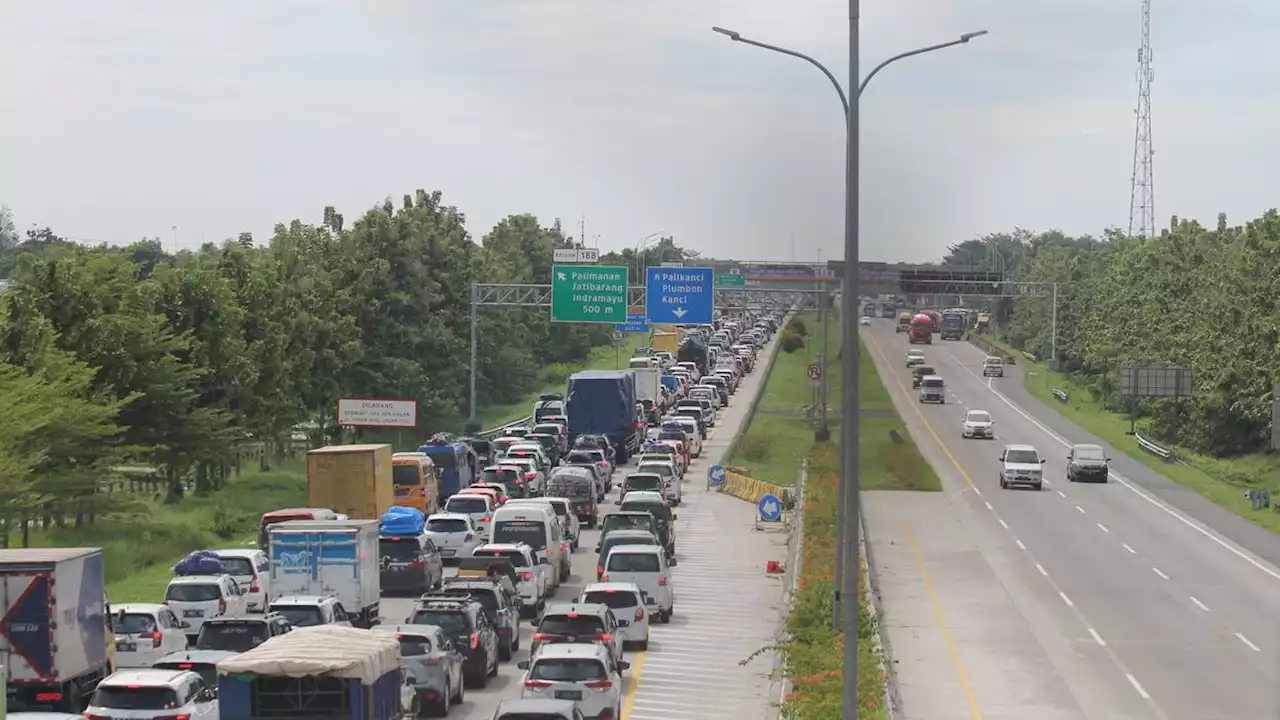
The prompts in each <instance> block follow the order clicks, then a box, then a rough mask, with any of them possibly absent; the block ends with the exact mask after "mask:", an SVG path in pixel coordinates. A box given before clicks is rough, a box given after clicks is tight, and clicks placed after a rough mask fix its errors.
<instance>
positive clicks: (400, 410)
mask: <svg viewBox="0 0 1280 720" xmlns="http://www.w3.org/2000/svg"><path fill="white" fill-rule="evenodd" d="M338 424H339V425H342V426H345V427H392V428H413V427H417V426H418V402H417V401H416V400H380V399H377V398H342V399H340V400H338Z"/></svg>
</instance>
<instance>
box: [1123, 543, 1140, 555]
mask: <svg viewBox="0 0 1280 720" xmlns="http://www.w3.org/2000/svg"><path fill="white" fill-rule="evenodd" d="M1120 547H1122V548H1124V549H1125V550H1128V551H1129V552H1130V553H1132V554H1134V555H1137V554H1138V551H1137V550H1134V549H1133V548H1131V547H1129V543H1120Z"/></svg>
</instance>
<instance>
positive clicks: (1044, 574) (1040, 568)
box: [1036, 563, 1049, 577]
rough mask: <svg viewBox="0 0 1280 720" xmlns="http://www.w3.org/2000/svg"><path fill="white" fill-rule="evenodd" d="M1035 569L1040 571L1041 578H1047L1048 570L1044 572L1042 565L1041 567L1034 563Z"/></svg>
mask: <svg viewBox="0 0 1280 720" xmlns="http://www.w3.org/2000/svg"><path fill="white" fill-rule="evenodd" d="M1036 569H1037V570H1039V571H1040V574H1041V575H1043V576H1045V577H1049V571H1048V570H1045V569H1044V566H1043V565H1041V564H1040V563H1036Z"/></svg>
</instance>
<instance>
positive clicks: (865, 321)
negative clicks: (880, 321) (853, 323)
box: [858, 315, 871, 325]
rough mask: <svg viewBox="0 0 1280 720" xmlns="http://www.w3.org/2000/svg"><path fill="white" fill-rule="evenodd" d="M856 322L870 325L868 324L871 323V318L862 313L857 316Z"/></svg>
mask: <svg viewBox="0 0 1280 720" xmlns="http://www.w3.org/2000/svg"><path fill="white" fill-rule="evenodd" d="M858 324H859V325H870V324H871V318H869V317H867V316H866V315H863V316H862V317H860V318H858Z"/></svg>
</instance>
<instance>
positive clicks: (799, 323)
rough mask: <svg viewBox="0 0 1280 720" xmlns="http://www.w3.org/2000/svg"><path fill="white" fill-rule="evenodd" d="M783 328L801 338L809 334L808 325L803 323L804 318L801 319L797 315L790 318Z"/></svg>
mask: <svg viewBox="0 0 1280 720" xmlns="http://www.w3.org/2000/svg"><path fill="white" fill-rule="evenodd" d="M784 329H786V330H790V331H791V332H793V333H795V334H797V335H799V336H800V337H802V338H803V337H805V336H807V335H808V334H809V327H808V326H807V325H805V324H804V320H801V319H800V316H799V315H796V316H795V317H793V318H791V320H790V321H788V322H787V327H786V328H784Z"/></svg>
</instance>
